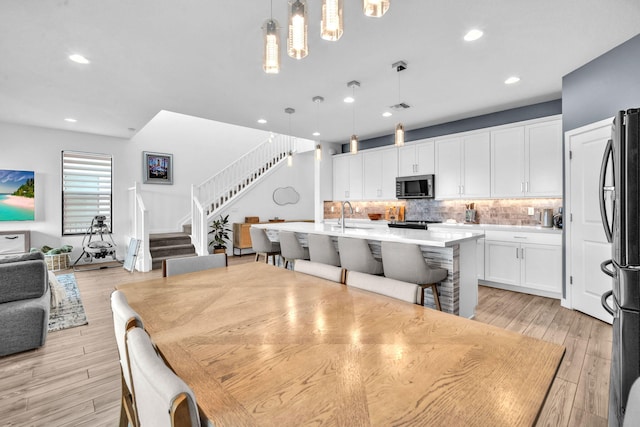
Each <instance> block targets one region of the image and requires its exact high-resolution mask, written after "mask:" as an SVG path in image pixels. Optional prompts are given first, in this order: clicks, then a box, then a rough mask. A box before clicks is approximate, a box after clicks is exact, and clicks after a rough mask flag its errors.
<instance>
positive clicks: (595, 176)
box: [564, 119, 612, 323]
mask: <svg viewBox="0 0 640 427" xmlns="http://www.w3.org/2000/svg"><path fill="white" fill-rule="evenodd" d="M611 122H612V120H611V119H608V120H603V121H600V122H598V123H594V124H592V125H587V126H584V127H581V128H578V129H574V130H571V131H569V132H567V133H566V135H565V144H566V147H567V148H569V149H570V150H571V154H570V156H566V159H569V160H567V164H568V166H567V170H568V178H569V180H568V181H569V182H567V187H568V189H569V191H568V194H567V197H566V203H567V213H568V215H565V216H568V217H566V218H565V219H564V223H565V224H566V225H565V228H566V235H565V238H566V242H567V250H566V258H565V259H566V267H567V278H566V281H565V283H566V286H567V288H568V290H567V298H566V303H568V305H569V306H570V307H571V308H574V309H576V310H579V311H582V312H584V313H586V314H588V315H590V316H593V317H596V318H598V319H600V320H603V321H605V322H609V323H611V322H612V318H611V316H610V315H609V313H607V312H606V311H605V310H604V308H602V306H601V304H600V297H601V295H602V294H603V293H604V292H606V291H608V290H611V287H612V281H611V278H610V277H609V276H607V275H605V274H604V273H602V271H600V263H601V262H602V261H605V260H608V259H611V244H610V243H608V242H607V239H606V237H605V234H604V228H603V227H602V220H601V218H600V204H599V191H598V190H599V178H600V165H601V163H602V155H603V153H604V148H605V145H606V143H607V140H608V139H609V138H610V137H611ZM567 154H568V153H567ZM571 218H572V219H571Z"/></svg>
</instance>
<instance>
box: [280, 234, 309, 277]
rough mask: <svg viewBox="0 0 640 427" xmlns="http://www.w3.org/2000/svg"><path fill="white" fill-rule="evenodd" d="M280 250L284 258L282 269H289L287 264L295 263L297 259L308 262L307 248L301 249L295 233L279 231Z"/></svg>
mask: <svg viewBox="0 0 640 427" xmlns="http://www.w3.org/2000/svg"><path fill="white" fill-rule="evenodd" d="M278 236H279V237H280V250H281V255H282V258H284V268H288V267H289V262H291V263H295V260H297V259H304V260H309V248H303V247H302V245H301V244H300V242H299V241H298V238H297V237H296V233H294V232H293V231H280V232H279V233H278Z"/></svg>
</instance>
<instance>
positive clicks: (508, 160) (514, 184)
mask: <svg viewBox="0 0 640 427" xmlns="http://www.w3.org/2000/svg"><path fill="white" fill-rule="evenodd" d="M523 195H524V127H522V126H518V127H515V128H510V129H503V130H498V131H493V132H491V197H522V196H523Z"/></svg>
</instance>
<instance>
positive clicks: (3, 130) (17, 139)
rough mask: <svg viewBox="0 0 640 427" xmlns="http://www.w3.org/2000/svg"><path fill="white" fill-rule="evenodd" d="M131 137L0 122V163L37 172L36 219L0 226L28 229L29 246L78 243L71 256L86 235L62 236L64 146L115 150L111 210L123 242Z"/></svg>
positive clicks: (0, 226) (76, 253)
mask: <svg viewBox="0 0 640 427" xmlns="http://www.w3.org/2000/svg"><path fill="white" fill-rule="evenodd" d="M128 144H129V141H128V140H126V139H121V138H111V137H106V136H99V135H92V134H86V133H79V132H67V131H62V130H53V129H45V128H39V127H33V126H20V125H13V124H7V123H0V169H16V170H32V171H34V172H35V202H36V209H35V220H34V221H0V230H2V231H7V230H30V231H31V247H37V248H40V247H42V246H43V245H48V246H51V247H59V246H61V245H63V244H69V245H72V246H74V248H75V249H74V252H73V254H72V256H76V257H77V256H79V255H80V253H81V251H82V250H81V244H82V236H65V237H62V236H61V234H62V197H61V193H60V191H61V190H60V182H61V176H60V169H61V161H62V160H61V152H62V151H63V150H72V151H86V152H92V153H104V154H111V155H112V156H113V177H114V181H113V210H114V223H113V225H112V227H113V229H114V236H115V240H116V244H117V245H118V246H120V247H124V243H125V239H124V237H123V235H122V233H124V232H125V231H126V229H127V228H128V226H129V225H128V218H127V217H126V216H124V215H117V214H115V213H117V212H127V211H128V203H129V202H128V199H127V191H126V189H127V187H128V186H129V183H130V182H131V180H130V179H129V178H128V175H129V171H128V167H127V165H126V164H127V162H126V161H125V159H126V158H127V156H128V151H127V147H128Z"/></svg>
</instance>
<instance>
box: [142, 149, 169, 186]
mask: <svg viewBox="0 0 640 427" xmlns="http://www.w3.org/2000/svg"><path fill="white" fill-rule="evenodd" d="M142 168H143V174H144V177H143V183H144V184H173V155H172V154H166V153H152V152H150V151H144V152H143V153H142Z"/></svg>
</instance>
